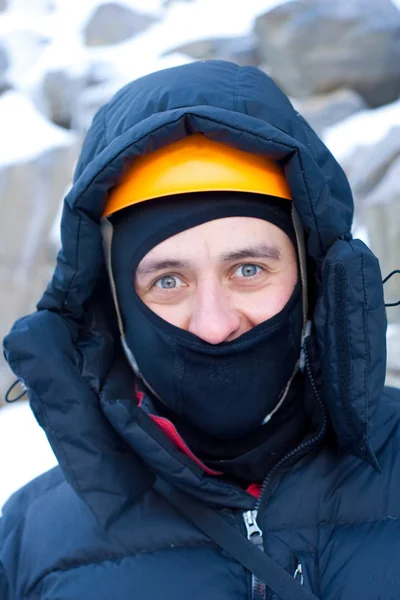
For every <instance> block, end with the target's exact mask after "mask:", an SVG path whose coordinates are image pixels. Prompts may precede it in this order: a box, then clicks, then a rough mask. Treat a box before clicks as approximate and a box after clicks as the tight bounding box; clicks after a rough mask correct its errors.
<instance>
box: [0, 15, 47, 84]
mask: <svg viewBox="0 0 400 600" xmlns="http://www.w3.org/2000/svg"><path fill="white" fill-rule="evenodd" d="M1 41H2V43H3V44H4V46H5V47H6V48H7V54H8V61H9V64H10V66H11V69H10V71H11V74H10V77H11V78H12V79H13V81H18V82H20V81H24V80H26V78H27V77H29V76H30V74H31V73H32V69H34V68H35V65H36V63H37V62H38V61H39V60H40V58H41V56H42V55H43V53H44V52H45V50H46V48H47V45H48V43H49V38H48V36H46V35H44V34H43V33H41V32H39V31H35V30H32V29H29V28H28V27H26V26H25V27H24V26H21V27H15V28H10V29H9V30H8V31H6V32H4V33H3V35H2V38H1Z"/></svg>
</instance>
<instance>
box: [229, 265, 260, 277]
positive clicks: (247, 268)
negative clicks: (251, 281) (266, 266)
mask: <svg viewBox="0 0 400 600" xmlns="http://www.w3.org/2000/svg"><path fill="white" fill-rule="evenodd" d="M260 271H261V267H259V266H258V265H251V264H249V265H240V267H238V268H237V269H236V271H235V273H237V274H238V275H239V277H254V276H255V275H258V273H259V272H260Z"/></svg>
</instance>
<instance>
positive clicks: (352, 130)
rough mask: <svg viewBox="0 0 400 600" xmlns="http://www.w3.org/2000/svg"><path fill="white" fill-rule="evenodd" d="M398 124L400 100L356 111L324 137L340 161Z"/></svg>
mask: <svg viewBox="0 0 400 600" xmlns="http://www.w3.org/2000/svg"><path fill="white" fill-rule="evenodd" d="M399 4H400V0H399ZM396 125H400V100H397V101H396V102H393V103H392V104H387V105H385V106H382V107H380V108H376V109H374V110H370V109H369V110H363V111H361V112H359V113H356V114H355V115H353V116H351V117H349V118H347V119H345V120H344V121H341V122H340V123H338V124H337V125H334V126H332V127H330V128H328V129H327V130H326V131H325V134H324V136H323V139H324V142H325V144H326V145H327V146H328V148H329V150H330V151H331V152H332V154H333V155H334V156H335V157H336V159H337V160H338V161H339V162H340V161H343V160H344V159H346V158H347V157H348V156H349V155H350V154H352V152H354V150H356V148H359V147H360V146H372V145H374V144H377V143H378V142H379V141H380V140H382V139H383V138H384V137H385V136H386V135H387V134H388V133H389V131H390V130H391V129H393V127H395V126H396Z"/></svg>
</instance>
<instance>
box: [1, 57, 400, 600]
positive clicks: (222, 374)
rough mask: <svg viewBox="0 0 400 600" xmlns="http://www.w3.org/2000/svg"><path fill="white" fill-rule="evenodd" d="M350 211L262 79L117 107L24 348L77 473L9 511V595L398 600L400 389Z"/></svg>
mask: <svg viewBox="0 0 400 600" xmlns="http://www.w3.org/2000/svg"><path fill="white" fill-rule="evenodd" d="M352 211H353V204H352V198H351V193H350V190H349V187H348V184H347V181H346V178H345V176H344V174H343V172H342V170H341V169H340V167H339V166H338V165H337V163H336V162H335V160H334V159H333V157H332V156H331V155H330V154H329V152H328V151H327V149H326V148H325V146H324V145H323V144H322V142H321V141H320V140H319V139H318V137H317V136H316V135H315V133H314V132H313V131H312V130H311V129H310V128H309V126H308V125H307V124H306V123H305V122H304V120H303V119H302V118H301V117H300V116H299V115H298V113H296V112H295V111H294V110H293V108H292V106H291V104H290V102H289V101H288V99H287V98H286V97H285V96H284V95H283V94H282V92H281V91H280V90H279V89H278V88H277V87H276V86H275V84H274V83H273V82H272V80H271V79H270V78H269V77H267V76H266V75H265V74H263V73H262V72H261V71H259V70H258V69H255V68H251V67H245V68H241V67H238V66H236V65H234V64H231V63H226V62H217V61H215V62H214V61H210V62H207V61H202V62H198V63H194V64H191V65H186V66H183V67H178V68H174V69H170V70H167V71H164V72H160V73H154V74H152V75H149V76H147V77H144V78H143V79H141V80H138V81H136V82H133V83H132V84H130V85H129V86H127V87H126V88H124V89H123V90H121V91H120V92H119V93H118V94H117V95H116V97H115V98H114V99H113V100H111V102H110V103H109V104H108V105H107V106H105V107H103V108H102V109H101V110H100V112H99V113H98V114H97V116H96V117H95V119H94V122H93V124H92V127H91V129H90V131H89V133H88V136H87V138H86V141H85V143H84V146H83V150H82V154H81V157H80V161H79V163H78V166H77V170H76V175H75V181H74V186H73V188H72V190H71V192H70V194H69V195H68V197H67V198H66V202H65V208H64V215H63V221H62V250H61V252H60V254H59V257H58V264H57V268H56V270H55V273H54V276H53V280H52V282H51V283H50V284H49V287H48V289H47V291H46V292H45V294H44V296H43V298H42V299H41V301H40V302H39V304H38V311H37V312H36V313H35V314H33V315H30V316H28V317H25V318H24V319H22V320H20V321H19V322H17V323H16V324H15V326H14V328H13V329H12V331H11V333H10V334H9V336H8V337H7V338H6V340H5V352H6V356H7V359H8V361H9V363H10V365H11V367H12V369H13V370H14V372H15V373H16V375H17V376H18V378H19V379H20V380H21V381H22V382H23V383H24V384H25V385H26V387H27V389H28V390H29V397H30V402H31V406H32V409H33V411H34V412H35V415H36V417H37V419H38V421H39V423H40V424H41V425H42V427H43V428H44V429H45V431H46V433H47V436H48V438H49V441H50V443H51V445H52V447H53V449H54V451H55V453H56V455H57V458H58V460H59V463H60V467H59V468H57V469H55V470H53V471H51V472H49V473H47V474H45V475H43V476H42V477H39V478H38V479H37V480H35V481H34V482H32V483H31V484H29V485H28V486H26V487H25V488H23V489H22V490H20V491H19V492H17V494H15V495H14V496H13V497H12V498H11V499H10V501H9V502H8V503H7V504H6V506H5V507H4V509H3V518H2V528H1V534H0V539H1V544H0V564H1V568H0V591H1V594H0V596H1V598H2V599H3V598H4V599H6V600H17V599H18V600H23V599H25V598H43V599H44V598H46V600H59V599H61V598H62V599H63V600H72V599H74V600H75V599H78V598H79V599H80V598H85V599H88V600H92V599H93V600H94V599H96V600H98V599H99V598H104V599H107V600H108V599H111V598H112V599H114V598H118V599H125V598H136V597H138V598H140V599H141V600H153V599H155V598H166V599H169V598H171V599H172V598H174V599H175V600H178V599H180V598H182V599H183V598H187V597H188V596H190V598H191V599H192V600H196V599H200V598H201V599H203V598H205V597H209V598H215V599H218V600H223V599H225V598H226V599H228V598H229V599H230V600H235V599H239V598H240V599H242V598H276V597H280V598H282V599H283V600H288V599H289V598H291V599H294V598H303V599H305V598H310V599H311V598H314V599H315V598H316V597H317V598H323V599H324V600H328V599H329V600H333V599H335V600H337V599H340V600H350V599H351V600H354V598H360V599H361V598H362V599H363V600H377V599H378V598H380V599H385V600H386V599H390V598H396V597H397V596H398V594H399V591H400V580H399V577H398V570H399V559H398V555H399V542H398V539H399V533H400V526H399V515H400V489H399V484H398V481H399V476H400V473H399V468H400V461H399V459H398V445H399V439H400V434H399V408H398V406H399V403H398V401H399V399H400V395H399V393H398V392H397V391H395V390H394V389H384V387H383V385H384V378H385V327H386V318H385V307H384V300H383V287H382V278H381V274H380V270H379V266H378V262H377V260H376V258H375V257H374V256H373V255H372V253H371V252H370V251H369V250H368V248H367V247H366V246H365V245H364V244H362V243H361V242H360V241H358V240H352V237H351V233H350V228H351V220H352ZM121 349H122V350H121ZM165 485H166V486H167V488H165V487H163V486H165ZM165 489H167V490H169V492H167V493H165ZM177 494H178V495H177ZM174 497H175V498H180V500H181V501H182V498H183V504H182V502H181V505H180V507H179V506H178V507H177V505H176V504H175V505H173V502H172V500H173V498H174ZM171 502H172V504H171ZM190 506H194V507H195V511H194V512H195V516H194V517H193V520H194V523H197V518H198V515H201V514H202V515H203V516H204V517H205V520H206V521H207V522H208V523H211V522H215V523H218V524H220V523H221V520H222V521H223V524H224V525H223V526H222V529H223V530H225V529H226V528H227V527H228V530H229V531H233V532H234V533H235V540H236V542H235V544H236V546H237V547H239V546H240V547H243V544H245V543H246V542H247V540H246V537H247V536H246V533H247V535H248V537H249V539H251V540H253V541H254V542H255V545H256V546H257V553H259V554H257V556H260V557H261V551H262V553H263V556H264V557H265V559H266V560H267V559H268V565H269V570H268V569H267V571H268V572H267V574H266V576H265V578H263V577H259V576H258V574H257V573H258V572H255V571H253V570H252V566H251V565H249V564H248V565H247V566H246V565H244V563H245V562H246V560H247V558H246V557H248V556H252V555H253V554H252V552H251V551H250V550H249V549H248V546H245V552H242V559H240V558H237V557H236V558H235V557H234V555H235V551H236V550H235V549H234V550H233V552H228V551H226V548H225V546H224V545H223V544H222V542H220V541H218V539H217V532H214V531H213V529H212V527H208V530H207V531H205V530H204V529H203V528H202V525H201V524H197V525H198V526H196V525H195V524H194V523H192V522H191V520H190V518H188V516H187V514H186V507H190ZM196 511H197V512H196ZM196 515H197V516H196ZM210 515H211V516H210ZM215 518H217V521H215ZM210 519H211V520H210ZM218 528H219V525H218V526H217V529H218ZM206 529H207V527H206ZM214 533H215V535H214ZM251 548H253V546H252V547H251ZM274 573H275V574H277V577H275V578H273V577H272V575H273V574H274ZM269 574H272V575H271V577H270V576H269ZM293 580H295V581H294V582H293ZM282 582H283V583H282ZM281 584H282V585H281ZM294 584H295V588H293V585H294Z"/></svg>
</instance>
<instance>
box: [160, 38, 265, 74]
mask: <svg viewBox="0 0 400 600" xmlns="http://www.w3.org/2000/svg"><path fill="white" fill-rule="evenodd" d="M170 52H180V53H182V54H187V55H188V56H190V57H191V58H194V59H202V60H218V59H219V60H230V61H232V62H235V63H237V64H239V65H253V66H259V65H260V62H261V57H260V55H259V52H258V47H257V42H256V39H255V37H254V35H251V34H250V35H244V36H239V37H233V38H232V37H220V38H201V39H200V40H196V41H194V42H188V43H187V44H183V45H181V46H177V47H176V48H174V49H173V50H170V51H168V53H167V54H169V53H170Z"/></svg>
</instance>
